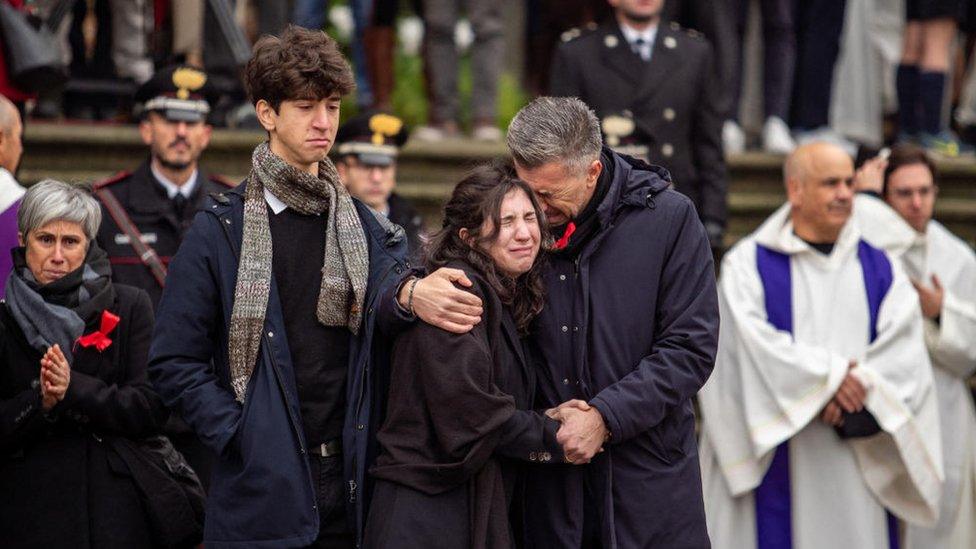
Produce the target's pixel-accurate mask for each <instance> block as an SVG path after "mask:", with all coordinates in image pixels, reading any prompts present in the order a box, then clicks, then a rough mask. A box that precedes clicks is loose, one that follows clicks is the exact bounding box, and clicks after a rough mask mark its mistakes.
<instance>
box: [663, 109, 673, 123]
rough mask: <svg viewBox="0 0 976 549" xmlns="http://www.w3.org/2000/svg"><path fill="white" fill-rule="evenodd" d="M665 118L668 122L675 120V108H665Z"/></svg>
mask: <svg viewBox="0 0 976 549" xmlns="http://www.w3.org/2000/svg"><path fill="white" fill-rule="evenodd" d="M664 119H665V120H667V121H668V122H670V121H672V120H674V109H664Z"/></svg>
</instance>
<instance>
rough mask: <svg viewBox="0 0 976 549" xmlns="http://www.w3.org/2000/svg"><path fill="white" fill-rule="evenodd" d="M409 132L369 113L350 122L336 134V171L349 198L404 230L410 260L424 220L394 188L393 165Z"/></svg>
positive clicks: (391, 118) (394, 121)
mask: <svg viewBox="0 0 976 549" xmlns="http://www.w3.org/2000/svg"><path fill="white" fill-rule="evenodd" d="M408 135H409V132H408V130H407V128H406V126H405V125H404V124H403V121H402V120H400V119H399V118H398V117H396V116H394V115H392V114H388V113H384V112H376V111H370V112H365V113H362V114H360V115H358V116H356V117H353V118H351V119H349V121H347V122H346V123H345V124H343V125H342V126H341V127H340V128H339V132H338V133H337V134H336V148H335V152H336V169H337V171H338V172H339V179H341V180H342V183H343V184H344V185H345V186H346V188H347V189H349V194H351V195H353V196H354V197H356V198H358V199H359V200H362V201H363V202H364V203H366V205H367V206H369V207H371V208H373V209H374V210H376V211H378V212H380V213H382V214H384V215H386V216H387V218H388V219H389V220H390V221H392V222H394V223H396V224H397V225H400V226H401V227H403V229H404V230H405V231H406V233H407V242H408V244H409V247H410V254H411V256H416V254H417V251H418V250H419V248H420V245H421V236H422V235H423V218H422V217H421V216H420V214H419V213H417V211H416V210H415V209H414V207H413V206H412V205H411V204H410V202H408V201H407V200H406V199H405V198H403V197H402V196H400V195H398V194H397V193H395V192H393V189H394V188H396V163H397V155H398V154H399V152H400V147H402V146H403V144H404V143H406V141H407V137H408Z"/></svg>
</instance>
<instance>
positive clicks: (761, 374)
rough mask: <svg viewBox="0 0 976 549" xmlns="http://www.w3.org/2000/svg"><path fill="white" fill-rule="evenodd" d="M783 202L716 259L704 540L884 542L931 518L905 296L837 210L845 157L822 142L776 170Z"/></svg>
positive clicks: (923, 357) (922, 399) (921, 362)
mask: <svg viewBox="0 0 976 549" xmlns="http://www.w3.org/2000/svg"><path fill="white" fill-rule="evenodd" d="M784 176H785V179H786V190H787V196H788V203H787V204H785V205H784V206H783V207H782V208H780V209H779V210H778V211H777V212H776V213H775V214H773V215H772V216H771V217H770V218H769V219H768V220H766V222H765V223H764V224H763V225H762V226H761V227H760V228H759V229H758V230H757V231H756V232H755V233H753V234H752V235H750V236H748V237H746V238H745V239H743V240H742V241H740V242H739V243H738V244H737V245H736V246H735V247H733V248H732V250H730V251H729V253H728V254H727V255H726V257H725V259H724V261H723V263H722V273H721V280H720V285H719V302H720V307H721V314H722V324H721V331H720V335H719V351H718V358H717V360H716V364H715V370H714V372H713V374H712V377H711V379H709V381H708V383H707V384H706V385H705V387H704V388H703V389H702V391H701V393H700V403H701V409H702V441H701V445H700V447H701V460H702V477H703V490H704V495H705V513H706V518H707V521H708V529H709V533H710V535H711V538H712V542H713V546H714V547H716V548H718V549H724V548H730V549H731V548H735V549H740V548H749V547H756V548H758V549H774V548H775V549H781V548H784V549H785V548H790V547H793V548H797V549H820V548H831V549H844V548H851V549H889V548H892V547H898V542H899V539H898V538H899V535H898V532H899V523H898V519H901V520H904V521H907V522H909V523H912V524H924V525H929V526H931V525H933V524H935V522H936V520H937V517H938V506H939V498H940V495H941V487H942V482H943V472H942V454H941V445H940V440H939V425H938V416H937V410H936V402H935V394H934V389H933V381H932V368H931V365H930V363H929V358H928V353H927V352H926V349H925V343H924V339H923V324H922V315H921V311H920V309H919V304H918V303H919V300H918V297H917V295H916V293H915V290H914V289H913V288H912V285H911V283H910V282H909V280H908V278H907V277H906V276H905V274H904V273H903V271H902V270H901V268H900V267H899V266H898V265H897V264H893V263H892V262H891V261H890V260H889V258H888V256H887V255H886V254H885V252H883V251H881V250H880V249H878V248H875V247H873V246H871V245H870V244H868V243H867V242H865V241H864V240H863V239H862V237H861V233H860V229H859V227H858V225H857V224H856V223H853V222H850V221H851V212H852V208H853V202H854V189H853V179H854V167H853V162H852V161H851V158H850V157H849V156H847V154H846V153H844V151H843V150H841V149H840V148H838V147H836V146H834V145H828V144H825V143H812V144H808V145H804V146H801V147H799V148H798V149H797V150H796V151H795V152H794V153H793V154H792V155H790V157H789V158H788V159H787V161H786V165H785V167H784Z"/></svg>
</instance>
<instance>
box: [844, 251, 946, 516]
mask: <svg viewBox="0 0 976 549" xmlns="http://www.w3.org/2000/svg"><path fill="white" fill-rule="evenodd" d="M852 373H853V374H854V375H855V377H857V378H858V380H859V381H861V382H862V383H863V384H864V386H865V388H866V389H867V398H866V400H865V407H866V408H867V409H868V411H870V412H871V414H873V415H874V417H875V419H876V420H877V421H878V424H879V425H880V426H881V428H882V430H883V431H884V432H883V433H879V434H878V435H875V436H872V437H868V438H862V439H851V440H850V444H851V446H852V447H853V448H854V451H855V454H856V456H857V460H858V464H859V465H860V468H861V473H862V475H863V477H864V480H865V482H866V483H867V484H868V486H869V487H870V489H871V491H872V492H873V493H874V494H875V496H876V497H877V498H878V499H879V500H880V501H881V502H882V503H883V504H884V506H885V507H886V508H887V509H889V510H890V511H892V512H893V513H895V514H896V515H897V516H899V517H900V518H902V519H904V520H907V521H909V522H911V523H914V524H922V525H925V524H934V522H935V521H936V520H937V518H938V509H939V498H940V497H941V490H942V482H943V481H944V478H945V475H944V473H943V466H942V447H941V440H940V435H939V422H938V410H937V407H936V400H935V399H936V395H935V390H934V386H933V383H932V366H931V364H930V362H929V357H928V353H927V350H926V348H925V344H924V337H923V335H922V315H921V310H920V308H919V305H918V296H917V294H916V293H915V290H914V288H912V286H911V284H910V283H909V282H908V279H907V277H906V276H905V275H904V273H903V272H902V271H901V270H900V269H897V268H896V269H894V280H893V282H892V285H891V289H890V290H889V291H888V294H887V295H886V296H885V298H884V300H883V301H882V303H881V309H880V311H879V318H878V337H877V339H876V340H875V341H874V342H873V343H872V344H871V345H870V346H869V347H868V349H867V352H866V353H865V356H864V357H863V358H862V359H861V360H860V361H859V363H858V366H857V367H856V368H854V369H853V370H852Z"/></svg>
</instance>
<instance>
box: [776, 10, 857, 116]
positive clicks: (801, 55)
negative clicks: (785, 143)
mask: <svg viewBox="0 0 976 549" xmlns="http://www.w3.org/2000/svg"><path fill="white" fill-rule="evenodd" d="M846 4H847V2H846V0H800V1H798V2H797V4H796V12H795V13H796V20H795V27H796V78H795V79H794V81H793V82H794V84H793V104H792V105H791V109H790V115H791V116H790V126H791V127H793V128H795V129H800V130H813V129H817V128H819V127H821V126H826V125H828V123H829V119H830V91H831V86H832V84H833V82H834V65H836V64H837V56H838V54H839V53H840V39H841V31H843V29H844V11H845V7H846Z"/></svg>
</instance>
